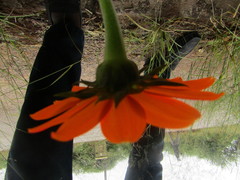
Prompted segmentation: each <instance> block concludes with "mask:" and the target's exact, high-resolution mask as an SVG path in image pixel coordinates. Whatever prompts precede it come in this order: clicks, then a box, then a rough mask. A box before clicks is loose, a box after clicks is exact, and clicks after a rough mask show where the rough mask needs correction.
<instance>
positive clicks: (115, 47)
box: [99, 0, 127, 63]
mask: <svg viewBox="0 0 240 180" xmlns="http://www.w3.org/2000/svg"><path fill="white" fill-rule="evenodd" d="M99 4H100V8H101V12H102V16H103V22H104V26H105V38H106V39H105V41H106V42H105V49H104V62H110V61H112V62H114V63H116V62H121V61H125V60H127V56H126V52H125V48H124V43H123V39H122V33H121V28H120V26H119V23H118V19H117V16H116V12H115V9H114V7H113V4H112V0H99Z"/></svg>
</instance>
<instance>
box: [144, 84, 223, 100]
mask: <svg viewBox="0 0 240 180" xmlns="http://www.w3.org/2000/svg"><path fill="white" fill-rule="evenodd" d="M145 92H147V93H149V94H156V95H160V96H169V97H176V98H182V99H193V100H217V99H219V98H220V97H221V96H223V95H224V93H220V94H216V93H212V92H207V91H198V90H194V89H193V90H192V89H172V88H162V87H161V86H151V87H149V88H147V89H145Z"/></svg>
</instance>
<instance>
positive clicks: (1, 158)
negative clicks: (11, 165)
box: [0, 151, 8, 169]
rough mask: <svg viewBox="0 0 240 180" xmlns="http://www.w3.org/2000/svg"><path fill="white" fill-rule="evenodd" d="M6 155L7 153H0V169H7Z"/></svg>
mask: <svg viewBox="0 0 240 180" xmlns="http://www.w3.org/2000/svg"><path fill="white" fill-rule="evenodd" d="M7 155H8V151H1V152H0V169H3V168H6V167H7Z"/></svg>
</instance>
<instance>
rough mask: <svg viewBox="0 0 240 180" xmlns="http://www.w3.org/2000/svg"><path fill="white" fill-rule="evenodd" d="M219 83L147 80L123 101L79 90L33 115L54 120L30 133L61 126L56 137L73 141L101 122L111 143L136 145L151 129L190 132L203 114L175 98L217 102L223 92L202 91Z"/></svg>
mask: <svg viewBox="0 0 240 180" xmlns="http://www.w3.org/2000/svg"><path fill="white" fill-rule="evenodd" d="M213 83H214V78H204V79H199V80H191V81H183V80H182V79H181V78H176V79H171V80H164V79H157V78H151V79H142V80H139V81H138V83H135V84H133V85H132V87H131V88H130V90H128V93H124V94H125V95H124V96H123V97H122V96H121V98H120V99H121V100H119V101H118V100H117V101H116V97H114V96H113V95H112V96H111V97H109V96H107V98H102V97H101V96H102V94H104V97H105V95H106V93H104V92H102V91H101V90H100V89H96V88H94V87H93V88H91V87H88V88H84V87H78V86H74V87H73V89H72V93H71V94H70V95H69V96H70V97H68V98H66V99H64V100H60V101H55V102H54V103H53V104H52V105H50V106H48V107H46V108H44V109H42V110H40V111H38V112H36V113H34V114H32V115H31V117H32V118H33V119H35V120H45V119H50V118H53V119H51V120H49V121H47V122H45V123H43V124H42V125H39V126H37V127H34V128H31V129H29V132H30V133H37V132H41V131H44V130H46V129H48V128H50V127H53V126H56V125H61V126H60V127H59V128H58V130H57V131H56V132H52V133H51V137H52V138H53V139H56V140H58V141H69V140H72V139H73V138H74V137H76V136H79V135H81V134H84V133H86V132H87V131H89V130H90V129H92V128H93V127H94V126H96V125H97V124H98V123H100V124H101V128H102V132H103V134H104V135H105V136H106V138H107V139H108V140H109V141H111V142H113V143H120V142H136V141H137V140H138V139H139V138H140V137H141V136H142V134H143V132H144V130H145V127H146V124H151V125H154V126H157V127H161V128H184V127H187V126H189V125H191V124H193V122H194V121H195V120H196V119H198V118H199V117H200V116H201V115H200V113H199V111H198V110H196V109H195V108H193V107H191V106H189V105H187V104H185V103H184V102H181V101H179V100H177V99H175V98H184V99H194V100H216V99H218V98H220V97H221V96H222V95H223V93H220V94H215V93H212V92H206V91H202V90H204V89H206V88H208V87H209V86H211V85H212V84H213ZM155 84H158V85H155ZM150 85H151V86H150ZM128 89H129V88H128ZM86 92H90V93H86ZM99 92H101V93H100V94H99ZM82 94H84V95H86V94H88V97H87V98H84V96H83V95H82ZM89 94H91V95H89ZM80 96H81V97H82V98H79V97H80ZM117 99H118V98H117Z"/></svg>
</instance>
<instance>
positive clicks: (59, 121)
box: [28, 98, 96, 133]
mask: <svg viewBox="0 0 240 180" xmlns="http://www.w3.org/2000/svg"><path fill="white" fill-rule="evenodd" d="M94 101H96V99H95V98H89V99H86V100H84V101H81V102H80V103H78V104H76V105H75V106H74V107H72V108H71V109H69V110H68V111H66V112H65V113H63V114H61V115H60V116H58V117H56V118H54V119H51V120H49V121H47V122H46V123H43V124H41V125H39V126H37V127H34V128H30V129H28V132H29V133H38V132H41V131H44V130H46V129H48V128H50V127H53V126H56V125H59V124H62V123H63V122H66V121H68V120H69V119H70V118H72V117H73V116H75V115H76V114H79V113H81V111H82V110H83V109H84V108H85V107H87V106H88V105H89V104H91V103H93V102H94Z"/></svg>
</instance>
